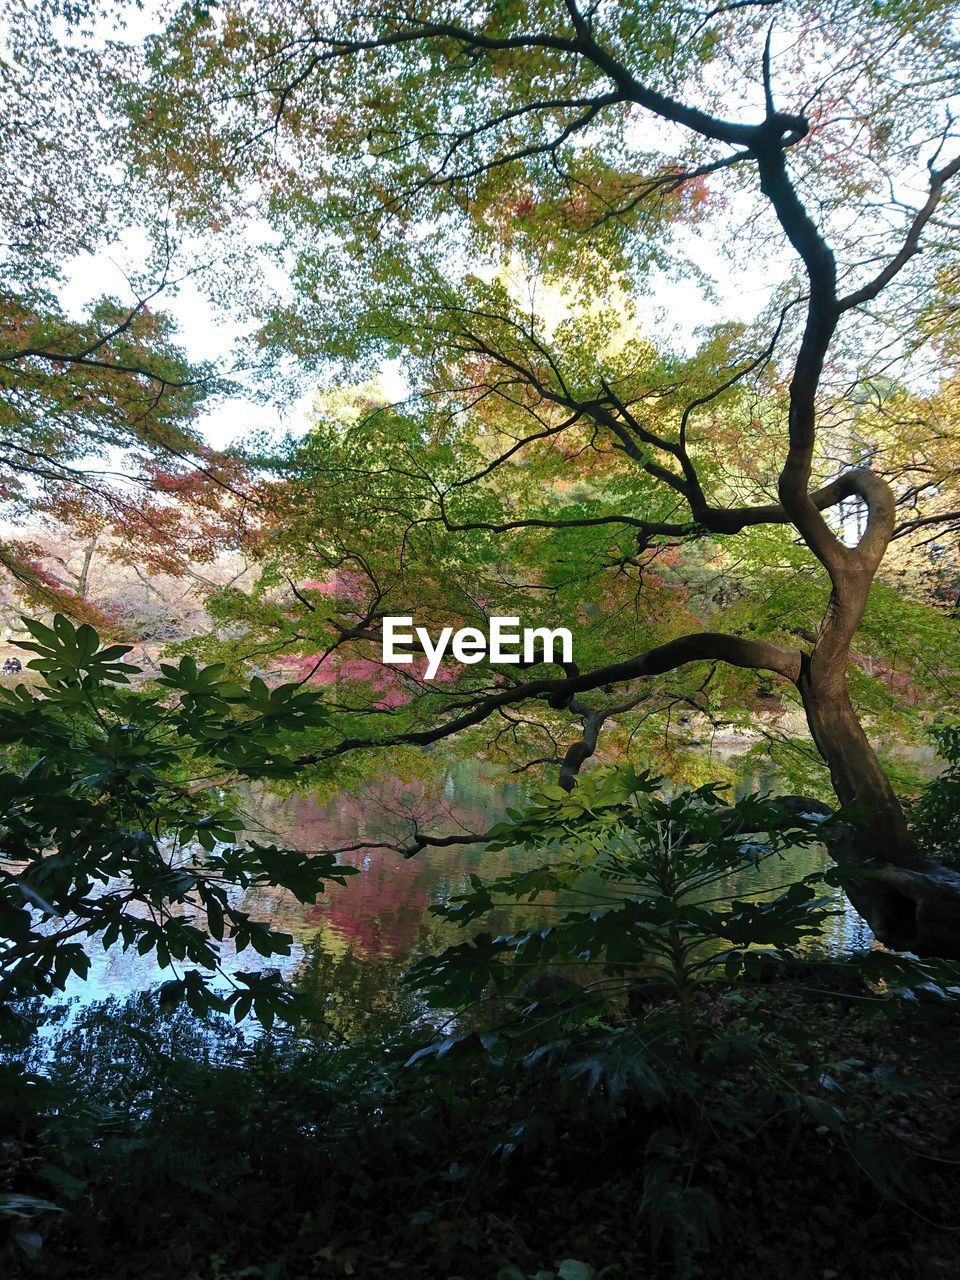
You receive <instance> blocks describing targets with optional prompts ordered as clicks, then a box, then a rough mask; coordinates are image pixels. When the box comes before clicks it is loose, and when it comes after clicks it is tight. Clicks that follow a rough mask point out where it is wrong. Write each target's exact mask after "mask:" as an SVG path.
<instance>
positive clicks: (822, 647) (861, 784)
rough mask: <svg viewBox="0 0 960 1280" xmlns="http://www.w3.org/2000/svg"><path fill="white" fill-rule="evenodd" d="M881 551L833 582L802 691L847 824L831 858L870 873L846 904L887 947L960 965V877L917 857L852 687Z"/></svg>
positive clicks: (872, 549) (804, 668) (852, 887)
mask: <svg viewBox="0 0 960 1280" xmlns="http://www.w3.org/2000/svg"><path fill="white" fill-rule="evenodd" d="M874 480H875V481H876V478H874ZM880 483H882V482H879V481H876V483H872V484H871V485H870V490H871V491H872V492H871V495H870V496H871V498H873V499H876V498H878V497H885V495H882V494H881V492H880V490H879V487H878V486H879V484H880ZM885 487H886V486H884V488H885ZM869 505H870V503H869V501H868V506H869ZM874 514H875V513H874V511H871V516H872V517H873V516H874ZM875 531H876V526H875ZM885 547H886V540H884V541H883V544H882V546H877V545H876V544H874V545H873V546H870V545H868V546H867V548H866V551H867V552H868V553H869V554H868V555H864V554H863V551H862V549H861V548H854V549H852V550H853V552H854V555H855V557H856V560H855V561H854V563H855V564H856V571H855V572H854V573H852V574H847V575H844V574H840V575H837V576H835V578H834V589H833V592H832V594H831V598H830V603H829V605H828V608H827V612H826V614H825V616H824V620H823V623H822V625H821V628H820V634H819V635H818V637H817V641H816V643H815V645H814V647H813V650H812V652H811V653H810V654H809V656H805V657H804V658H803V660H802V663H801V670H800V678H799V679H798V680H797V682H796V683H797V688H798V690H799V691H800V696H801V698H802V700H803V706H804V709H805V711H806V714H807V723H808V725H809V727H810V733H811V735H812V737H813V740H814V743H815V745H816V747H817V750H818V751H819V753H820V755H821V756H822V757H823V759H824V761H825V763H826V765H827V767H828V768H829V770H830V778H831V781H832V783H833V788H834V791H835V792H836V795H837V799H838V800H839V801H840V803H841V804H842V805H843V806H844V807H845V808H847V809H848V810H849V812H850V816H851V823H850V824H849V825H848V826H847V827H846V828H845V829H844V833H843V836H842V837H841V838H839V839H837V840H834V841H833V842H831V845H830V846H829V847H830V852H831V854H832V856H833V857H834V859H835V860H836V861H837V862H838V863H840V864H844V863H847V864H850V863H857V864H866V866H867V868H868V870H869V873H870V874H869V875H868V876H866V877H864V878H863V879H862V880H859V881H855V882H854V883H851V884H849V885H847V895H848V897H849V898H850V900H851V902H852V903H853V905H854V907H856V909H857V911H859V912H860V914H861V915H862V916H863V917H864V919H865V920H866V921H867V923H868V924H869V925H870V928H871V929H872V930H873V932H874V934H875V935H876V937H877V938H878V939H879V940H880V941H881V942H883V943H884V944H885V945H887V946H890V947H893V948H895V949H896V950H899V951H913V952H915V953H916V954H918V955H924V956H941V957H949V958H954V959H960V873H957V872H955V871H953V870H951V869H950V868H947V867H944V866H942V865H939V864H936V863H932V862H930V861H929V860H928V859H927V858H926V857H925V856H924V854H923V852H922V851H921V850H920V849H918V848H917V846H916V843H915V842H914V840H913V838H912V836H911V834H910V831H909V827H908V825H907V820H906V817H905V815H904V812H903V808H902V806H901V804H900V802H899V800H898V799H897V796H896V794H895V792H894V790H893V787H892V786H891V784H890V779H889V778H888V777H887V774H886V772H885V771H884V769H883V767H882V766H881V764H880V761H879V760H878V759H877V755H876V752H875V751H874V749H873V747H872V745H871V743H870V741H869V739H868V738H867V735H866V733H865V731H864V728H863V725H862V724H861V723H860V719H859V717H858V715H857V713H856V710H855V709H854V706H853V703H852V702H851V700H850V694H849V690H848V688H847V666H848V663H849V657H850V643H851V641H852V638H853V635H854V633H855V631H856V628H857V626H858V625H859V622H860V619H861V617H862V615H863V611H864V608H865V606H866V599H867V593H868V591H869V587H870V582H871V581H872V579H873V576H874V573H875V565H876V564H879V559H880V556H882V553H883V550H885Z"/></svg>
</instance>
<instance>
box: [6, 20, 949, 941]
mask: <svg viewBox="0 0 960 1280" xmlns="http://www.w3.org/2000/svg"><path fill="white" fill-rule="evenodd" d="M957 52H958V50H957V25H956V12H955V7H954V6H952V5H949V4H940V3H936V4H932V3H904V4H896V5H885V4H878V3H870V4H858V3H831V4H827V5H824V4H819V3H818V4H816V5H814V4H806V3H779V2H777V3H774V2H772V0H747V2H746V3H736V4H732V5H720V6H717V7H715V8H704V9H702V10H697V9H691V8H690V7H689V6H686V5H673V4H663V5H657V6H654V7H651V6H649V5H645V4H644V5H640V4H626V5H624V4H618V5H605V4H599V3H598V4H594V5H591V6H589V7H588V6H580V5H578V4H577V3H575V2H574V0H557V2H552V3H543V4H539V3H536V4H533V3H531V4H524V5H514V4H499V3H498V4H491V5H488V6H483V7H481V8H480V9H477V8H476V7H472V6H464V5H461V4H456V3H432V4H425V5H422V6H415V7H410V6H407V5H405V4H404V5H383V4H380V3H376V4H356V3H349V4H348V3H344V4H339V3H333V4H326V3H325V4H316V5H314V4H304V3H301V2H300V0H297V2H293V0H291V2H289V3H288V2H286V0H274V2H273V3H269V4H266V5H264V4H260V3H257V4H254V3H245V2H243V0H238V2H229V0H228V2H225V3H220V4H199V5H198V4H185V5H179V6H174V7H173V8H172V10H171V11H170V13H169V14H168V15H165V16H164V18H163V20H162V21H158V22H157V23H156V24H155V25H154V26H152V27H151V29H150V31H149V33H148V34H147V35H146V37H145V38H144V39H143V40H142V41H138V40H123V39H116V40H113V41H108V42H107V43H106V46H105V47H104V48H103V49H102V50H99V51H97V53H96V57H95V64H96V67H97V68H98V74H99V73H102V74H103V75H104V76H105V77H106V80H107V83H108V84H109V92H110V104H111V120H112V121H114V126H115V129H116V134H115V136H116V138H117V139H118V140H119V142H120V146H121V154H122V157H123V165H124V173H125V175H128V177H125V179H124V180H125V181H126V180H129V181H130V182H131V183H132V184H133V189H134V190H136V191H144V192H148V193H149V192H151V191H154V190H158V189H162V191H163V194H164V201H165V218H166V222H165V224H164V225H167V226H170V227H173V228H175V229H176V240H177V244H178V251H181V252H183V253H185V254H186V259H185V260H187V261H190V262H191V263H192V266H191V269H196V270H197V271H198V272H199V273H200V274H201V276H202V275H203V268H204V264H206V277H205V278H206V279H207V281H208V285H209V288H210V289H211V291H212V292H213V293H214V294H215V295H216V297H217V298H218V299H219V301H220V302H221V304H224V305H226V306H228V307H230V308H231V309H232V311H233V312H234V313H235V314H236V315H237V316H243V317H244V318H245V320H246V322H247V323H248V325H249V328H248V331H247V338H246V350H247V354H248V357H249V360H250V361H251V363H253V362H255V363H256V364H257V365H258V367H259V369H260V371H261V373H262V374H263V375H264V376H265V377H266V378H267V379H268V380H271V379H272V382H273V385H274V386H277V385H278V384H282V383H283V382H284V381H285V380H288V379H290V380H296V378H297V377H298V376H299V377H301V378H302V377H303V376H304V375H306V376H307V377H313V378H316V379H319V380H320V381H321V384H322V386H323V388H324V393H323V395H322V396H321V398H320V399H319V400H318V405H317V410H316V415H315V420H314V424H313V426H312V428H311V429H310V431H309V432H308V433H307V435H306V436H305V437H302V438H293V437H291V438H290V439H289V440H288V441H287V442H286V443H285V444H284V445H283V446H282V447H280V448H276V447H270V446H268V445H260V446H258V447H254V448H252V449H251V451H250V453H249V456H248V459H247V463H248V466H249V467H250V468H251V469H252V470H253V471H256V472H257V473H258V483H257V488H256V510H257V520H258V524H259V528H258V534H257V542H256V548H257V555H258V557H259V560H260V564H261V566H262V572H261V577H260V581H259V583H258V585H257V586H256V587H254V588H253V589H252V590H250V591H243V590H240V589H239V588H235V587H232V588H230V589H227V590H225V591H222V592H219V593H215V594H214V595H213V596H212V597H211V600H210V603H209V607H210V610H211V612H212V614H213V616H214V618H215V619H216V621H217V622H218V624H219V629H218V633H217V635H216V636H215V637H212V638H209V639H208V640H207V641H205V642H201V643H199V644H198V648H199V649H200V650H201V651H205V652H207V653H208V654H211V655H212V656H216V657H218V658H223V659H225V660H227V661H231V662H241V661H249V660H250V658H251V657H256V658H257V659H258V660H259V659H260V658H262V657H263V656H264V655H286V656H287V657H291V656H292V657H295V658H297V659H298V661H299V662H300V663H301V672H302V677H303V678H304V679H312V680H317V681H320V682H322V683H323V684H325V685H327V686H329V691H328V696H327V705H328V707H329V709H330V712H331V718H330V720H329V722H328V728H327V730H326V731H325V732H323V733H320V734H319V735H318V736H317V740H316V743H315V745H314V747H313V748H312V749H311V750H309V751H307V752H304V754H303V755H302V756H301V758H300V765H301V767H302V768H303V769H304V770H305V771H307V772H309V770H310V769H311V768H314V767H315V766H318V765H323V764H325V763H326V762H329V761H333V760H336V759H343V758H344V757H346V756H350V757H351V758H358V759H359V760H361V761H363V760H367V761H370V760H373V759H377V760H379V759H381V758H382V756H381V754H380V752H379V749H381V748H390V749H392V750H394V752H395V753H396V750H398V749H402V748H404V747H411V748H422V747H428V746H430V745H431V744H434V743H438V742H442V741H444V740H446V739H448V738H450V739H452V738H455V739H456V741H457V744H458V747H459V749H462V750H465V751H467V752H473V751H477V750H483V751H485V752H488V753H492V754H493V755H494V756H496V757H498V758H500V759H503V760H505V761H507V762H508V763H509V764H510V766H511V767H513V768H515V769H519V770H528V769H545V770H549V771H554V773H555V774H556V776H558V777H559V779H560V781H561V783H562V784H563V786H565V787H572V786H573V785H574V782H575V779H576V777H577V774H578V771H579V769H580V768H581V767H582V765H583V764H584V763H585V761H587V760H588V759H589V758H590V757H591V756H592V755H594V754H595V752H596V751H597V749H598V744H599V745H600V748H601V750H604V751H607V752H612V753H614V754H616V753H622V752H627V751H629V750H630V749H631V747H635V746H636V744H637V743H638V742H645V744H646V749H647V751H648V752H653V751H656V748H655V747H654V746H652V745H650V743H652V742H653V741H654V735H653V734H652V730H653V729H654V728H656V730H657V734H656V741H659V736H660V734H661V732H665V733H666V735H667V736H668V737H669V735H670V729H671V726H673V725H674V722H675V719H676V718H677V717H679V716H684V717H689V716H691V715H694V716H697V717H702V716H703V715H706V716H708V717H713V718H714V719H715V720H716V719H719V718H727V719H731V720H733V721H739V722H740V723H744V722H746V723H749V724H751V725H757V724H759V725H760V726H761V729H762V731H763V732H764V733H765V734H766V736H767V737H768V738H769V737H773V738H779V739H783V740H786V741H787V742H788V743H789V746H790V750H791V751H792V752H793V753H794V758H795V759H796V760H798V761H799V762H801V766H802V767H801V768H800V769H797V770H795V771H794V772H795V773H797V774H802V775H803V776H804V781H805V782H806V783H808V784H809V783H810V781H811V778H813V781H814V782H815V781H816V779H815V774H816V767H817V766H816V760H817V758H818V757H819V759H820V760H821V761H822V763H823V766H825V769H826V773H827V774H828V775H829V779H830V782H831V784H832V787H833V790H834V791H835V793H836V796H837V798H838V799H839V801H840V803H841V804H842V805H843V806H844V809H845V812H847V813H848V814H849V816H850V820H851V822H852V823H853V830H854V831H855V832H856V833H859V834H858V836H857V839H858V840H859V842H860V851H861V853H864V852H866V853H869V854H870V855H871V856H875V857H876V856H879V857H880V859H881V860H882V861H883V862H884V863H886V864H888V865H889V866H890V867H892V868H895V869H896V874H897V877H898V887H897V888H896V890H893V889H892V888H891V889H890V891H889V893H883V892H881V891H880V890H879V889H878V890H877V891H876V894H875V895H874V896H876V897H877V899H878V901H877V902H876V903H875V904H873V905H868V904H865V909H867V910H868V914H870V915H871V919H872V922H873V923H874V927H875V928H876V929H877V931H878V932H879V933H880V934H881V936H888V937H891V938H893V937H896V938H897V939H898V940H900V941H902V940H903V938H904V937H908V936H909V937H910V938H912V939H913V941H914V942H916V944H917V945H918V946H921V947H922V946H925V945H927V943H926V942H925V940H924V935H925V932H929V933H930V934H931V937H932V936H933V935H936V936H937V937H938V938H939V936H940V934H941V933H942V931H943V928H944V927H945V926H944V922H943V921H942V920H939V921H938V920H936V919H934V918H933V917H935V916H936V913H937V911H938V910H940V908H939V907H935V906H934V904H933V903H932V901H931V900H930V895H929V894H928V892H927V881H926V880H925V879H924V877H925V876H926V870H925V868H926V858H927V854H928V852H929V851H928V850H926V849H922V848H920V847H919V846H918V844H917V841H916V839H915V837H914V835H913V834H912V833H911V830H910V828H909V824H908V821H907V818H906V816H905V814H904V811H903V808H902V805H901V803H900V800H899V799H898V796H897V794H896V790H895V787H894V785H893V784H892V782H891V779H890V776H889V774H888V772H887V770H886V769H885V768H884V767H883V766H882V765H881V763H880V761H879V760H878V757H877V754H876V751H875V749H874V746H873V745H872V744H871V741H870V738H869V737H868V733H867V731H866V730H865V729H864V726H863V720H862V717H863V716H864V715H866V716H867V717H868V719H869V727H870V731H871V733H873V734H874V735H875V734H876V733H877V732H878V731H880V732H882V731H884V730H885V729H888V730H889V729H890V728H891V727H892V726H895V729H896V732H897V734H898V736H901V737H903V736H904V735H909V734H911V733H914V732H916V729H915V726H914V727H911V724H910V722H911V719H913V720H914V722H915V721H916V717H915V716H912V715H911V709H910V708H907V709H906V710H905V709H904V708H903V707H902V705H898V697H897V696H896V695H898V694H900V695H902V694H904V693H906V694H907V695H908V697H907V699H906V701H908V702H909V700H910V698H911V697H912V699H913V701H914V702H917V701H920V702H921V703H923V702H926V706H927V708H928V709H929V710H932V709H933V707H934V706H936V705H939V704H940V703H942V689H943V687H944V685H945V684H946V686H948V687H951V688H952V687H953V686H952V683H951V682H952V681H953V680H954V679H955V674H954V673H955V670H956V656H957V641H956V629H955V626H954V625H953V623H952V622H950V621H949V595H950V592H951V590H952V589H953V588H954V578H953V573H954V569H953V566H954V563H955V558H956V556H955V551H956V532H957V528H958V523H960V496H958V494H957V492H956V483H955V475H956V412H955V406H956V386H957V377H958V374H957V370H956V346H957V344H956V336H957V325H956V317H957V307H956V280H957V276H956V261H957V259H956V199H957V195H956V192H957V178H958V175H960V153H958V146H960V143H958V140H957V137H956V130H955V126H954V110H953V106H954V105H955V102H954V100H955V97H956V92H957V87H958V86H957V75H958V73H957V66H958V58H957ZM151 216H152V215H151ZM147 221H149V219H147ZM150 225H151V226H152V227H153V229H154V232H156V229H157V227H158V226H159V224H158V223H157V222H156V221H153V222H152V223H150ZM214 246H215V249H214ZM191 255H192V256H191ZM214 260H215V261H216V264H217V266H216V270H215V271H211V270H210V269H209V268H210V263H212V262H213V261H214ZM255 261H256V262H259V263H260V264H261V268H260V269H259V274H257V276H256V278H255V279H254V278H252V277H251V275H250V264H251V263H252V262H255ZM263 263H268V264H270V265H269V269H267V268H266V267H263V266H262V264H263ZM681 299H682V306H681V302H680V300H681ZM138 314H139V313H138ZM31 358H34V357H31ZM36 358H37V359H40V360H41V361H42V359H43V357H36ZM388 360H392V361H394V362H395V364H396V367H397V368H398V369H399V370H400V371H401V375H402V378H403V380H404V382H405V386H406V388H407V393H406V394H405V395H403V396H402V397H401V398H399V399H398V398H397V397H393V398H392V399H391V397H388V396H386V395H385V394H384V393H383V392H382V390H381V389H380V387H379V386H378V385H377V382H376V379H377V376H378V373H379V371H380V370H382V368H383V365H384V362H385V361H388ZM141 380H142V379H141ZM147 382H148V383H149V376H148V377H147ZM179 394H180V395H181V396H183V395H186V396H187V398H188V399H189V393H188V392H185V391H182V390H181V391H180V393H179ZM180 402H181V401H180V400H178V399H177V397H176V396H174V397H173V398H172V399H171V400H170V401H169V402H168V403H169V404H170V405H174V404H177V403H180ZM166 443H167V444H169V443H170V441H169V440H168V441H167V442H166ZM389 615H416V618H417V620H418V621H420V622H422V623H423V624H424V625H427V626H430V625H436V626H438V627H439V626H440V625H447V624H459V625H472V626H481V627H482V626H483V624H484V623H485V621H486V620H487V619H488V618H489V617H490V616H492V615H499V616H509V617H514V616H515V617H518V618H520V619H522V620H523V622H524V624H527V625H551V626H557V625H568V626H570V627H572V628H573V630H574V633H575V645H574V656H575V662H574V663H573V664H566V665H563V666H561V667H557V666H556V665H553V666H552V667H549V668H543V667H541V668H540V669H534V668H532V667H530V668H520V669H516V668H513V669H504V668H497V667H496V666H495V665H491V664H490V663H488V662H482V663H479V664H475V665H469V666H467V665H456V664H445V665H444V667H443V670H442V678H441V679H438V680H437V681H432V682H428V681H426V680H424V678H423V676H424V671H423V668H422V665H421V664H417V663H414V664H412V665H411V666H409V667H406V668H385V667H384V665H383V663H382V658H381V648H380V646H381V639H382V633H381V624H382V619H383V618H384V617H385V616H389ZM907 633H909V634H911V635H913V636H914V637H916V639H917V641H918V646H919V648H920V649H921V651H922V652H921V653H920V654H918V655H917V656H916V657H914V656H911V657H910V658H909V660H908V661H906V663H905V666H904V669H902V670H900V671H898V670H897V662H898V658H899V659H900V660H901V661H903V659H904V657H905V655H903V647H904V646H903V644H902V641H903V639H904V637H905V634H907ZM924 654H926V655H928V656H924ZM757 673H759V674H760V679H759V682H758V679H757ZM903 701H904V699H903V698H902V697H900V698H899V702H900V703H901V704H902V702H903ZM764 707H766V708H768V709H771V708H775V709H776V712H777V715H770V714H765V713H764V712H763V710H762V709H763V708H764ZM791 708H793V710H791ZM922 710H923V708H922V707H921V711H922ZM794 712H796V713H798V714H801V715H802V716H803V717H805V720H806V725H807V731H808V733H809V735H810V738H811V739H812V743H813V747H814V752H813V753H812V754H811V753H810V752H809V751H806V752H805V751H804V750H803V747H802V742H801V751H800V754H799V755H797V754H796V743H797V739H798V734H797V720H796V715H795V714H794ZM778 724H780V725H785V726H787V728H786V731H785V732H779V731H778V728H777V726H778ZM802 736H803V735H802V734H801V735H800V737H801V739H802ZM373 752H376V754H375V755H374V754H371V753H373ZM391 758H392V759H393V760H394V761H396V760H397V759H398V756H397V755H396V754H394V755H393V756H392V757H391ZM787 758H790V757H789V756H788V757H787ZM361 767H364V766H362V765H361ZM821 791H822V783H821ZM417 839H418V840H419V841H420V842H421V843H422V842H423V841H424V840H428V839H429V837H426V836H424V835H423V834H422V833H421V834H420V835H419V836H418V837H417ZM911 877H912V878H911ZM941 889H942V891H943V892H942V893H941V894H940V897H943V896H944V894H945V895H946V900H947V902H948V904H947V905H945V906H943V908H942V909H943V910H944V911H946V912H947V914H948V915H950V913H952V912H953V911H954V910H955V902H956V885H953V887H952V888H950V889H949V891H947V889H946V888H945V887H944V885H943V884H941ZM905 894H906V897H907V900H908V902H909V903H910V905H909V906H908V907H907V908H904V907H903V898H904V895H905ZM904 911H905V912H906V916H904ZM931 913H932V916H931ZM928 916H931V918H930V919H927V917H928ZM904 920H906V923H904ZM911 931H912V932H911ZM930 945H931V946H938V945H940V944H939V943H933V942H930Z"/></svg>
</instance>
